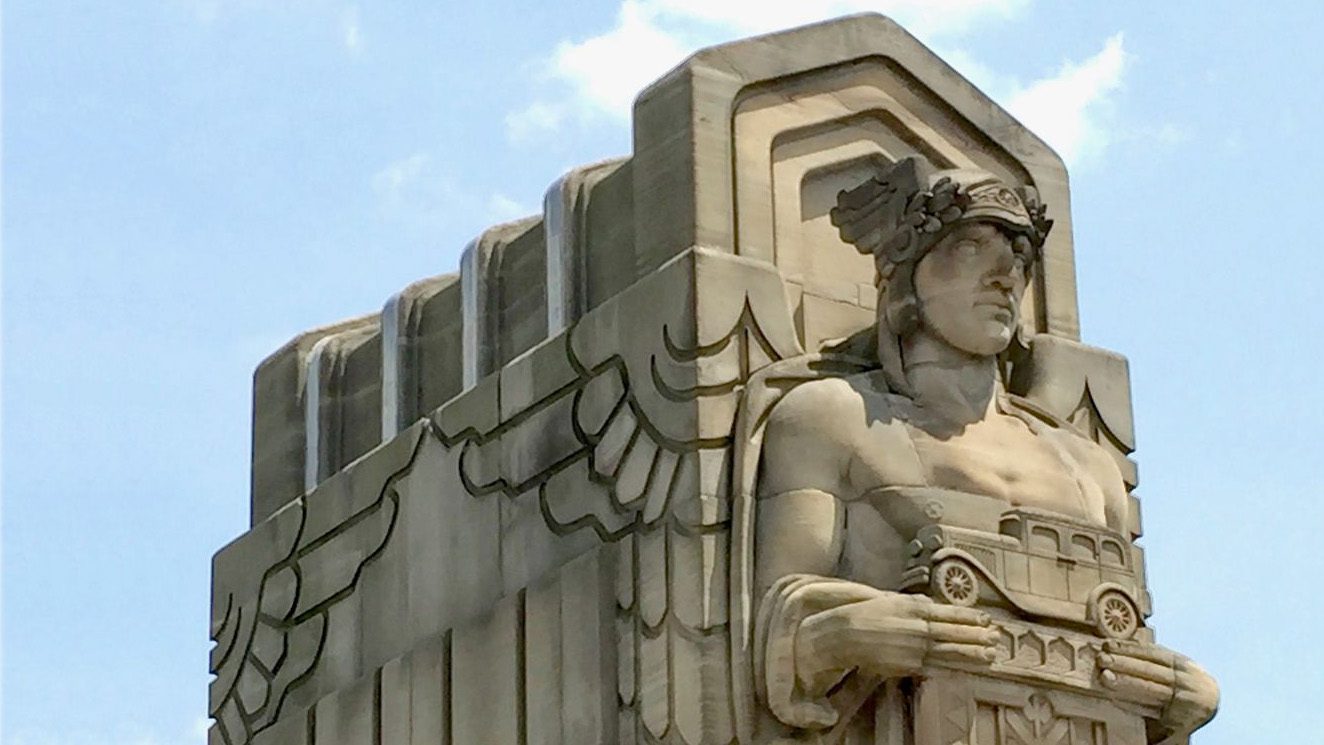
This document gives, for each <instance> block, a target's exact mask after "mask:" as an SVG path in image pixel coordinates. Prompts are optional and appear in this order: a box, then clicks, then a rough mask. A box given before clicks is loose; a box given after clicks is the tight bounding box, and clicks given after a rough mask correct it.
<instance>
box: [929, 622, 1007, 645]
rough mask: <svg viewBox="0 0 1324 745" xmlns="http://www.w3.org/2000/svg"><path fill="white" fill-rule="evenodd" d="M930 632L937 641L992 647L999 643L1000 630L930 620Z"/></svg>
mask: <svg viewBox="0 0 1324 745" xmlns="http://www.w3.org/2000/svg"><path fill="white" fill-rule="evenodd" d="M929 634H931V635H932V636H933V640H934V641H935V642H937V643H943V642H952V643H955V644H975V645H979V646H985V647H991V646H993V645H994V644H997V641H998V632H997V631H996V630H994V629H990V628H988V627H986V626H971V625H969V624H964V623H943V622H941V621H930V622H929Z"/></svg>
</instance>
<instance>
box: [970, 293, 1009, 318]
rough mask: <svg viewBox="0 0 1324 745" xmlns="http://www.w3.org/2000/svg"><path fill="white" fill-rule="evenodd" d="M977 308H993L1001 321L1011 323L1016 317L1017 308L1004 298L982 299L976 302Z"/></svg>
mask: <svg viewBox="0 0 1324 745" xmlns="http://www.w3.org/2000/svg"><path fill="white" fill-rule="evenodd" d="M975 307H976V308H992V309H993V311H994V315H995V316H997V317H998V319H999V320H1003V321H1010V320H1011V319H1012V317H1013V316H1015V308H1014V307H1013V306H1012V304H1011V303H1010V302H1009V301H1007V300H1004V299H1002V298H981V299H978V300H976V301H975Z"/></svg>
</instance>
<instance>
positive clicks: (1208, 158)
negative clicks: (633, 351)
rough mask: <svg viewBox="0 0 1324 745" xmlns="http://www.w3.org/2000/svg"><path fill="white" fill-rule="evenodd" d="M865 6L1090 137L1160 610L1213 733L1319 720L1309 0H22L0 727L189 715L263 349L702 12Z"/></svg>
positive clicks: (354, 310)
mask: <svg viewBox="0 0 1324 745" xmlns="http://www.w3.org/2000/svg"><path fill="white" fill-rule="evenodd" d="M867 9H876V10H882V11H885V12H890V13H892V14H893V15H894V17H896V18H897V19H898V20H901V21H902V22H903V23H905V24H906V25H907V26H908V27H910V28H912V29H913V30H915V31H916V32H917V33H919V34H920V35H921V36H922V38H924V39H925V40H926V41H927V42H929V43H930V44H931V45H932V46H933V47H934V48H935V49H937V50H938V51H939V52H940V53H942V54H943V55H944V56H946V57H947V58H948V59H949V60H951V61H952V62H953V63H954V64H955V65H956V66H957V67H958V69H960V70H962V71H963V72H965V73H966V74H967V75H969V76H970V77H972V78H973V79H974V80H975V81H976V82H977V83H978V84H979V85H981V87H983V88H984V89H985V90H986V91H987V92H988V93H989V94H990V95H992V96H993V97H994V98H995V99H997V100H998V101H1000V102H1002V103H1003V104H1004V105H1005V106H1007V107H1008V108H1009V109H1010V110H1011V111H1012V112H1013V114H1015V115H1017V116H1018V117H1020V118H1021V119H1022V120H1023V121H1024V122H1026V123H1027V124H1029V125H1030V126H1031V127H1032V128H1034V129H1035V130H1036V131H1039V132H1040V133H1041V134H1043V135H1044V136H1045V138H1046V139H1048V140H1049V142H1050V143H1051V144H1053V145H1054V146H1055V147H1056V148H1058V150H1059V152H1061V153H1063V154H1064V156H1065V157H1067V158H1068V160H1069V162H1070V164H1071V168H1072V183H1073V202H1074V205H1073V207H1074V219H1075V241H1076V248H1077V256H1078V259H1077V262H1078V271H1079V280H1080V305H1081V315H1082V318H1083V326H1084V337H1085V340H1086V341H1088V342H1090V343H1093V344H1096V345H1099V346H1103V347H1107V348H1111V349H1115V350H1118V351H1121V352H1123V353H1125V354H1127V355H1128V357H1129V358H1130V359H1131V366H1132V376H1133V388H1134V394H1135V395H1134V400H1135V409H1136V420H1137V429H1138V439H1139V451H1138V453H1137V458H1138V460H1139V462H1140V469H1141V482H1142V483H1141V487H1140V493H1141V495H1142V497H1143V499H1144V504H1145V518H1146V529H1147V536H1146V539H1145V542H1146V543H1147V545H1148V547H1149V550H1148V556H1149V569H1150V577H1151V587H1152V589H1153V592H1154V594H1155V599H1156V608H1157V614H1156V616H1155V617H1154V619H1152V620H1153V622H1154V625H1155V626H1156V627H1157V629H1158V632H1159V637H1160V640H1161V641H1162V642H1163V643H1164V644H1166V645H1168V646H1171V647H1173V648H1175V649H1177V650H1180V651H1183V652H1185V653H1187V654H1189V655H1190V656H1192V657H1194V658H1195V659H1197V660H1199V661H1201V662H1202V663H1204V664H1205V665H1206V666H1207V667H1208V668H1210V669H1211V670H1212V671H1213V672H1214V673H1215V675H1216V676H1217V677H1218V678H1219V680H1220V682H1221V683H1222V687H1223V711H1222V712H1221V713H1220V715H1219V717H1218V719H1216V720H1215V722H1214V723H1213V724H1212V725H1211V726H1210V727H1209V728H1208V729H1206V730H1205V731H1204V732H1202V733H1201V735H1199V736H1198V738H1197V744H1198V745H1216V744H1227V745H1231V744H1232V743H1244V742H1251V741H1254V742H1257V743H1278V742H1281V743H1288V742H1293V743H1297V742H1302V741H1303V740H1304V739H1306V738H1307V737H1309V736H1307V735H1303V734H1300V733H1306V732H1311V733H1318V732H1320V731H1324V707H1320V706H1319V704H1318V702H1319V701H1320V700H1321V699H1324V672H1321V671H1322V670H1324V652H1322V651H1321V647H1320V646H1319V645H1318V644H1317V643H1315V642H1314V641H1313V640H1314V633H1313V632H1314V630H1315V628H1316V627H1317V626H1318V625H1319V624H1320V621H1319V619H1320V618H1321V616H1322V615H1324V600H1321V598H1324V591H1321V590H1320V589H1319V587H1317V585H1318V584H1319V577H1318V575H1319V574H1320V569H1321V567H1324V559H1321V557H1320V554H1319V553H1318V552H1317V548H1316V547H1317V546H1318V545H1319V544H1320V540H1319V538H1318V536H1320V535H1321V532H1320V531H1321V523H1324V507H1321V496H1322V494H1321V493H1322V492H1324V488H1321V484H1324V479H1322V478H1321V476H1320V473H1319V469H1320V459H1321V455H1324V447H1322V446H1321V443H1324V437H1322V436H1321V432H1320V423H1321V421H1322V420H1324V386H1321V385H1320V383H1319V380H1318V378H1319V372H1318V371H1319V370H1320V369H1321V368H1320V364H1319V361H1318V359H1317V357H1318V352H1317V347H1318V345H1319V339H1320V336H1321V329H1324V304H1321V302H1320V299H1321V292H1320V289H1319V288H1320V282H1321V278H1324V252H1321V249H1320V247H1319V245H1320V243H1321V240H1320V238H1319V236H1318V227H1317V224H1316V223H1317V222H1318V221H1317V219H1315V218H1314V217H1313V216H1314V215H1315V214H1317V213H1318V212H1319V211H1320V204H1321V198H1322V196H1324V190H1322V189H1321V188H1320V184H1319V182H1318V181H1317V179H1318V177H1319V174H1321V173H1324V155H1321V149H1320V147H1319V144H1318V143H1319V138H1320V137H1321V135H1324V92H1322V91H1324V84H1321V82H1320V81H1321V79H1324V61H1322V60H1324V56H1322V55H1321V54H1320V50H1319V40H1320V39H1321V38H1324V13H1321V11H1320V10H1319V9H1318V7H1317V6H1316V4H1315V3H1313V2H1298V3H1292V2H1284V1H1279V2H1261V3H1256V4H1252V5H1246V4H1244V3H1230V2H1196V1H1195V0H1186V1H1183V2H1165V3H1161V4H1151V3H1147V2H1108V3H1089V4H1085V3H1049V2H1046V1H1044V0H1040V1H1039V2H1033V1H1032V0H928V1H927V2H924V1H922V0H897V1H896V2H887V1H883V0H880V1H878V2H866V1H865V0H800V1H799V2H794V3H790V2H763V3H755V2H752V1H751V0H731V1H723V0H630V1H629V2H626V3H624V4H622V3H620V2H619V0H591V1H589V2H580V3H576V4H562V3H546V2H539V3H530V2H518V3H516V2H510V1H508V0H495V1H494V2H490V3H486V4H477V3H466V4H450V3H437V2H421V1H420V2H410V1H407V0H397V1H396V2H391V3H367V2H357V3H356V2H352V1H351V0H280V1H276V0H271V1H269V2H267V1H263V0H155V1H151V0H116V2H90V1H86V0H85V1H84V2H73V1H71V0H10V1H9V2H6V3H5V4H4V9H3V110H4V120H3V125H4V126H3V147H4V151H3V157H4V160H3V197H4V202H3V208H4V209H3V235H2V237H3V285H2V289H3V327H2V331H3V429H2V433H3V446H2V447H3V451H2V453H0V455H2V457H3V476H2V477H0V479H2V480H0V488H2V489H3V512H2V513H0V520H2V521H3V533H2V536H3V549H2V554H0V556H2V560H3V563H2V565H0V566H2V567H3V578H2V579H3V584H2V589H3V637H2V641H3V647H2V653H3V663H2V664H3V675H4V677H3V689H2V690H3V722H2V723H0V738H2V739H3V742H4V743H12V744H13V745H19V744H23V745H85V744H86V745H90V744H92V743H105V744H106V745H173V744H174V743H191V744H193V745H198V744H200V743H201V742H203V737H202V735H201V731H202V730H201V729H200V727H199V723H200V719H201V716H202V714H203V712H204V710H205V696H206V684H207V673H206V656H207V649H208V641H207V638H206V637H207V602H208V572H209V563H208V562H209V559H210V555H211V553H212V552H213V551H214V550H215V549H217V548H218V547H220V546H221V545H222V544H223V543H225V542H226V541H228V540H229V539H231V538H233V537H234V536H236V535H238V534H239V533H240V532H241V531H242V530H243V529H244V526H245V525H246V512H247V504H248V475H247V467H248V447H249V435H248V423H249V405H250V392H249V382H250V376H251V373H252V368H253V366H254V365H255V364H256V363H257V362H258V361H259V360H260V359H261V358H262V357H263V356H264V355H265V354H266V353H267V352H269V351H271V350H273V349H274V348H275V347H277V346H278V345H279V344H281V343H282V342H283V341H285V340H286V339H287V338H288V337H289V336H291V335H293V334H294V333H296V332H298V331H299V330H301V329H304V328H308V327H311V326H314V325H319V324H323V323H326V322H331V321H335V320H338V319H340V318H344V317H348V316H351V315H357V314H360V313H364V312H370V311H373V310H375V309H377V308H379V307H380V306H381V304H382V302H383V301H384V300H385V299H386V298H387V297H388V296H389V295H390V294H392V293H393V292H395V291H396V290H398V289H399V288H401V287H403V286H404V285H405V284H407V283H409V282H411V281H413V280H415V279H418V278H421V277H424V276H428V275H433V274H438V273H441V272H444V271H450V270H453V269H454V268H455V267H456V265H457V262H458V256H459V251H460V249H461V248H462V247H463V245H464V244H465V242H466V241H467V240H468V239H469V238H471V237H473V236H474V235H476V234H477V233H478V232H480V231H481V230H482V228H483V227H485V226H486V225H487V224H489V223H491V222H494V221H500V220H504V219H507V218H511V217H515V216H519V215H522V214H527V213H531V212H533V211H534V210H533V208H535V207H536V206H537V205H538V204H539V203H540V200H541V196H542V192H543V190H544V189H545V188H546V186H547V185H548V184H549V183H550V182H551V181H552V180H553V179H554V178H556V177H557V176H558V175H559V174H560V173H561V172H562V171H563V170H565V169H567V168H569V167H571V166H574V165H577V164H580V163H585V162H588V161H593V160H597V159H601V158H603V157H608V156H613V155H618V154H625V153H628V152H629V144H630V140H629V124H628V103H629V100H630V98H631V97H632V96H633V93H634V91H636V90H637V89H638V88H639V87H640V85H642V84H643V83H645V82H647V81H648V80H650V79H652V78H653V77H655V76H656V75H657V74H659V73H661V72H662V71H664V70H665V69H666V68H668V67H670V66H671V65H672V64H674V63H675V62H677V61H679V57H680V56H681V55H683V54H684V53H685V52H687V51H689V50H691V49H693V48H695V46H697V45H704V44H709V43H715V42H719V41H723V40H728V39H733V38H737V37H740V36H743V35H747V34H749V33H755V32H761V31H766V30H771V29H773V28H776V27H780V26H786V25H794V24H796V23H799V22H802V21H807V20H814V19H819V18H825V17H830V16H833V15H839V14H842V13H846V12H854V11H858V10H867ZM1265 723H1273V724H1265Z"/></svg>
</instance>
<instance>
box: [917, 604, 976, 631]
mask: <svg viewBox="0 0 1324 745" xmlns="http://www.w3.org/2000/svg"><path fill="white" fill-rule="evenodd" d="M924 612H925V614H926V615H927V616H928V619H929V621H931V622H936V623H959V624H963V625H966V626H987V625H989V623H991V622H992V620H993V619H991V618H989V615H988V614H987V613H985V612H984V611H982V610H975V609H974V608H962V607H960V606H959V605H939V604H937V603H934V604H933V605H931V606H928V607H926V608H925V609H924Z"/></svg>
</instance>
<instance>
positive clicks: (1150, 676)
mask: <svg viewBox="0 0 1324 745" xmlns="http://www.w3.org/2000/svg"><path fill="white" fill-rule="evenodd" d="M1099 666H1100V667H1102V668H1103V669H1105V670H1112V671H1114V672H1116V673H1118V674H1120V675H1130V676H1131V677H1134V678H1140V679H1142V680H1148V681H1151V682H1153V683H1159V684H1161V685H1165V686H1169V687H1171V686H1172V685H1173V684H1174V683H1176V682H1177V673H1176V671H1174V670H1173V669H1172V668H1171V667H1170V666H1168V665H1161V664H1159V663H1157V662H1150V661H1149V660H1143V659H1137V658H1135V657H1126V656H1122V655H1112V654H1101V655H1099Z"/></svg>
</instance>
